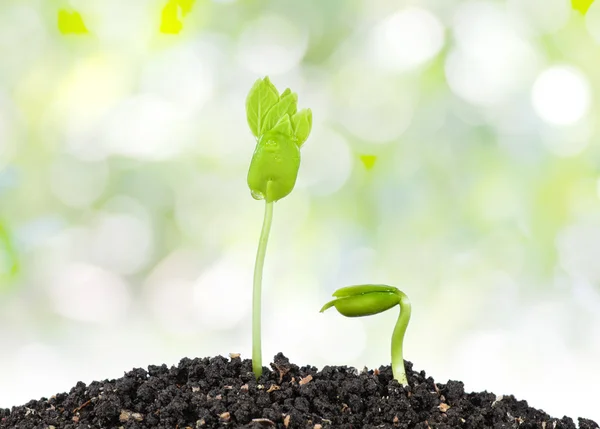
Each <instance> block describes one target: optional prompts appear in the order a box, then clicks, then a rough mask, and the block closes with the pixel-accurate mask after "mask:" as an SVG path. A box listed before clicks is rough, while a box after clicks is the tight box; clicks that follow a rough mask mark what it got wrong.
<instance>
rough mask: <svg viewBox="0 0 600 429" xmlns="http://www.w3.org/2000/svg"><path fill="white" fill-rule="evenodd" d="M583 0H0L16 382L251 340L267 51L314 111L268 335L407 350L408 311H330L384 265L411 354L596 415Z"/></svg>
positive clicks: (278, 228) (344, 356) (597, 212)
mask: <svg viewBox="0 0 600 429" xmlns="http://www.w3.org/2000/svg"><path fill="white" fill-rule="evenodd" d="M584 3H585V2H581V1H579V2H577V4H576V5H575V6H576V7H577V8H578V9H579V10H575V8H574V7H573V5H572V4H571V3H570V2H569V1H566V0H507V1H457V0H411V1H393V0H344V1H342V0H302V1H291V0H283V1H282V0H278V1H275V0H272V1H268V0H237V1H235V0H221V1H216V0H215V1H209V0H197V1H195V2H190V1H187V2H180V3H177V2H174V1H173V0H171V1H170V2H169V1H167V0H162V1H158V0H156V1H129V2H123V1H117V0H87V1H83V0H82V1H77V2H75V1H73V2H71V3H69V2H67V1H66V0H65V1H47V0H19V1H17V0H8V1H2V2H0V54H1V56H0V350H1V353H0V406H2V407H9V406H12V405H18V404H22V403H25V402H26V401H27V400H29V399H32V398H39V397H41V396H50V395H52V394H54V393H57V392H61V391H65V390H69V389H70V387H72V386H73V385H74V384H75V382H76V381H78V380H82V381H85V382H87V383H89V382H91V381H92V380H97V379H103V378H107V377H108V378H111V377H112V378H115V377H120V376H121V375H122V373H123V371H127V370H129V369H131V368H132V367H145V366H147V365H150V364H160V363H163V362H166V363H167V364H175V363H177V362H178V361H179V359H180V358H182V357H184V356H188V357H195V356H200V357H204V356H213V355H217V354H221V355H227V353H229V352H241V353H242V357H244V358H249V357H250V347H251V344H250V311H251V307H250V301H251V286H252V284H251V283H252V269H253V262H254V256H255V251H256V246H257V241H258V236H259V232H260V226H261V221H262V214H263V203H262V202H258V201H255V200H253V199H252V198H251V196H250V192H249V190H248V188H247V185H246V173H247V168H248V165H249V162H250V158H251V155H252V152H253V149H254V144H255V142H254V139H253V137H252V135H251V133H250V131H249V129H248V126H247V124H246V118H245V111H244V101H245V97H246V94H247V91H248V90H249V89H250V87H251V85H252V83H253V82H254V81H255V80H256V79H257V78H258V77H262V76H264V75H269V76H270V77H271V79H272V81H273V82H274V83H275V85H276V86H277V87H278V88H281V89H283V88H285V87H287V86H289V87H291V88H292V89H293V90H294V91H296V92H297V93H298V95H299V107H301V108H302V107H310V108H312V110H313V113H314V125H313V133H312V135H311V137H310V138H309V140H308V142H307V143H306V144H305V146H304V147H303V151H302V156H303V159H302V164H301V167H300V174H299V180H298V183H297V185H296V188H295V190H294V191H293V192H292V194H290V196H288V197H287V198H285V199H283V200H281V201H280V202H278V203H276V205H275V213H274V225H273V230H272V237H271V241H270V243H269V249H268V253H267V260H266V265H265V283H264V300H263V309H264V318H263V326H264V333H263V341H264V343H263V349H264V354H265V357H264V358H265V361H267V362H268V361H270V360H271V358H272V356H273V355H274V354H275V353H277V352H279V351H282V352H284V353H285V354H286V355H287V356H288V357H290V358H291V360H292V361H294V362H295V363H297V364H301V365H304V364H312V365H316V366H319V367H322V366H323V365H326V364H339V365H342V364H346V365H353V366H356V367H358V368H362V367H363V366H365V365H366V366H368V367H370V368H373V367H377V366H379V365H381V364H389V359H390V358H389V341H390V334H391V329H392V326H393V323H394V320H395V318H396V317H397V316H396V315H395V314H392V313H394V312H390V314H382V315H379V316H376V317H372V318H369V319H352V320H351V319H345V318H343V317H341V316H339V315H338V314H336V313H335V312H331V313H329V314H319V313H318V310H319V308H320V307H321V305H322V304H323V303H325V302H326V301H327V300H328V299H329V296H330V294H331V293H332V292H333V291H334V290H335V289H336V288H339V287H342V286H345V285H350V284H360V283H366V282H370V283H387V284H392V285H395V286H398V287H399V288H401V289H402V290H404V291H405V292H406V293H407V294H408V295H409V296H410V297H411V300H412V301H413V319H412V321H411V325H410V327H409V330H408V333H407V339H406V345H405V357H406V358H407V359H408V360H411V361H413V362H414V364H415V368H417V369H424V370H426V371H427V373H428V374H430V375H432V376H433V377H434V378H435V379H436V380H437V381H439V382H445V381H446V380H447V379H449V378H451V379H458V380H462V381H464V382H465V383H466V388H467V389H468V390H488V391H493V392H495V393H497V394H515V395H516V396H517V397H518V398H520V399H527V400H528V401H529V402H530V404H531V405H533V406H535V407H537V408H542V409H544V410H545V411H547V412H549V413H551V414H553V415H555V416H558V417H561V416H562V415H564V414H567V415H569V416H571V417H576V416H579V415H582V416H584V417H589V418H594V419H596V420H598V421H600V411H599V409H598V406H597V401H596V395H595V391H594V390H593V388H594V386H597V385H598V383H600V371H598V362H600V312H599V311H598V310H599V308H600V262H599V261H598V259H599V257H600V199H599V197H600V172H599V167H600V145H599V142H598V138H599V137H600V128H599V126H600V119H599V118H600V104H599V101H598V94H599V91H600V74H599V72H598V65H599V62H598V58H600V3H599V2H596V3H595V4H592V5H591V7H590V8H589V10H587V5H586V4H584ZM587 3H589V2H587ZM60 11H62V15H63V18H61V19H63V21H61V22H59V16H60ZM74 12H78V13H79V16H77V15H76V14H74ZM186 12H187V13H186ZM584 12H585V13H584ZM65 20H66V21H65ZM364 155H369V156H375V157H376V161H375V164H374V165H373V166H372V168H367V167H366V165H365V164H364V163H363V162H362V159H361V156H364Z"/></svg>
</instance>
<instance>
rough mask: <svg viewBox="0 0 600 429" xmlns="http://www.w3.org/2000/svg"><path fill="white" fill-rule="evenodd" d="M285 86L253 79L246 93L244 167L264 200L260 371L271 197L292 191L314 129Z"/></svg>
mask: <svg viewBox="0 0 600 429" xmlns="http://www.w3.org/2000/svg"><path fill="white" fill-rule="evenodd" d="M297 103H298V96H297V95H296V94H295V93H293V92H292V91H291V90H290V89H289V88H288V89H286V90H285V91H283V92H282V93H281V94H279V92H278V91H277V88H275V86H274V85H273V84H272V83H271V81H270V80H269V78H268V77H265V78H264V79H259V80H257V81H256V83H255V84H254V86H252V89H250V92H249V93H248V97H247V99H246V115H247V119H248V125H249V126H250V130H251V131H252V134H253V135H254V137H255V138H256V148H255V149H254V155H253V156H252V161H251V162H250V168H249V170H248V186H249V187H250V193H251V195H252V197H253V198H254V199H256V200H263V199H264V200H265V214H264V219H263V226H262V230H261V233H260V240H259V244H258V250H257V252H256V263H255V265H254V285H253V292H252V370H253V372H254V374H255V375H256V378H258V377H260V376H261V374H262V345H261V288H262V274H263V266H264V263H265V254H266V250H267V243H268V240H269V232H270V230H271V223H272V220H273V203H274V202H275V201H278V200H280V199H282V198H283V197H285V196H286V195H288V194H289V193H290V192H292V189H294V185H295V184H296V178H297V177H298V170H299V168H300V148H301V147H302V145H303V144H304V142H305V141H306V139H307V138H308V135H309V134H310V131H311V129H312V112H311V110H310V109H302V110H300V111H298V108H297Z"/></svg>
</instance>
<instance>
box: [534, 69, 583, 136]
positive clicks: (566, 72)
mask: <svg viewBox="0 0 600 429" xmlns="http://www.w3.org/2000/svg"><path fill="white" fill-rule="evenodd" d="M531 102H532V104H533V108H534V110H535V111H536V113H537V114H538V115H539V116H540V118H542V119H543V120H544V121H546V122H547V123H549V124H551V125H570V124H573V123H575V122H577V121H579V120H580V119H581V118H582V117H583V116H585V115H586V113H587V112H588V110H589V108H590V104H591V94H590V85H589V83H588V80H587V78H586V77H585V76H584V75H583V73H581V72H580V71H579V70H578V69H576V68H574V67H571V66H553V67H550V68H548V69H546V70H544V71H543V72H542V73H541V74H540V75H539V76H538V77H537V79H536V80H535V83H534V84H533V88H532V90H531Z"/></svg>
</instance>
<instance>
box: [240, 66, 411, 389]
mask: <svg viewBox="0 0 600 429" xmlns="http://www.w3.org/2000/svg"><path fill="white" fill-rule="evenodd" d="M297 103H298V96H297V95H296V94H295V93H293V92H292V91H291V90H290V89H289V88H288V89H286V90H285V91H283V92H282V93H281V94H279V92H278V91H277V88H275V86H274V85H273V84H272V83H271V81H270V80H269V78H268V77H265V78H264V79H259V80H257V81H256V83H255V84H254V86H253V87H252V89H251V90H250V93H249V94H248V97H247V99H246V114H247V119H248V125H249V126H250V130H251V131H252V134H254V137H256V140H257V143H256V148H255V150H254V155H253V156H252V161H251V162H250V168H249V170H248V186H249V187H250V191H251V194H252V196H253V197H254V198H255V199H264V200H265V214H264V219H263V226H262V230H261V234H260V239H259V245H258V250H257V252H256V262H255V266H254V282H253V294H252V309H253V311H252V370H253V372H254V374H255V376H256V378H257V379H258V378H259V377H260V375H261V374H262V346H261V288H262V273H263V267H264V261H265V254H266V249H267V243H268V240H269V232H270V229H271V223H272V219H273V202H275V201H278V200H280V199H281V198H283V197H285V196H286V195H288V194H289V193H290V192H292V189H294V185H295V184H296V178H297V177H298V170H299V168H300V148H301V147H302V145H303V144H304V142H305V141H306V139H307V138H308V136H309V134H310V131H311V128H312V112H311V110H310V109H303V110H300V111H298V110H297ZM333 296H334V297H336V299H334V300H333V301H330V302H328V303H327V304H325V306H323V308H322V309H321V312H323V311H325V310H327V309H328V308H330V307H335V308H336V309H337V310H338V311H339V312H340V313H341V314H342V315H344V316H348V317H361V316H368V315H371V314H376V313H380V312H382V311H385V310H388V309H390V308H392V307H394V306H396V305H400V316H399V318H398V321H397V323H396V327H395V329H394V333H393V335H392V370H393V373H394V377H395V378H396V379H397V380H398V381H399V382H400V383H402V384H404V385H406V384H408V381H407V378H406V373H405V370H404V360H403V355H402V346H403V341H404V334H405V332H406V327H407V326H408V322H409V320H410V313H411V306H410V301H409V300H408V297H407V296H406V295H405V294H404V293H403V292H401V291H399V290H398V289H396V288H395V287H391V286H384V285H362V286H350V287H346V288H342V289H339V290H337V291H336V292H335V293H334V294H333Z"/></svg>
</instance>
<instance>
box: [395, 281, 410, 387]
mask: <svg viewBox="0 0 600 429" xmlns="http://www.w3.org/2000/svg"><path fill="white" fill-rule="evenodd" d="M396 294H397V295H398V296H399V298H400V315H399V316H398V321H397V322H396V326H395V327H394V333H393V334H392V373H393V374H394V378H395V379H396V380H398V382H399V383H400V384H402V385H403V386H407V385H408V379H407V378H406V370H405V368H404V356H403V354H402V347H403V343H404V334H405V333H406V328H407V326H408V322H409V321H410V312H411V306H410V300H409V299H408V297H407V296H406V295H405V294H404V293H403V292H401V291H397V292H396Z"/></svg>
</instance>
